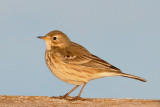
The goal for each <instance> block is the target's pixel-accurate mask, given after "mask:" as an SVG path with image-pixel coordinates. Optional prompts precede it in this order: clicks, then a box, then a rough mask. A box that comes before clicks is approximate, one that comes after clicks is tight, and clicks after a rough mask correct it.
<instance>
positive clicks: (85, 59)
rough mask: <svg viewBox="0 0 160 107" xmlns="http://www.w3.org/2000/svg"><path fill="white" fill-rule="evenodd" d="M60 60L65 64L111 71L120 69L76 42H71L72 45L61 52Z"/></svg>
mask: <svg viewBox="0 0 160 107" xmlns="http://www.w3.org/2000/svg"><path fill="white" fill-rule="evenodd" d="M62 60H63V62H65V63H67V64H72V65H78V66H82V67H90V68H95V69H103V70H107V71H113V72H121V71H120V69H118V68H116V67H114V66H113V65H111V64H109V63H108V62H106V61H104V60H102V59H101V58H99V57H97V56H95V55H92V54H91V53H90V52H89V51H88V50H87V49H85V48H84V47H83V46H81V45H79V44H76V43H72V46H71V47H69V48H68V49H66V50H65V52H63V59H62Z"/></svg>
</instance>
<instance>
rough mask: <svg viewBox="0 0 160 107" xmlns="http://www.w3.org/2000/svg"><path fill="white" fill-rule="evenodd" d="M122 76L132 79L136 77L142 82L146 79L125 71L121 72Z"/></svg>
mask: <svg viewBox="0 0 160 107" xmlns="http://www.w3.org/2000/svg"><path fill="white" fill-rule="evenodd" d="M121 74H122V75H121V76H123V77H127V78H132V79H136V80H140V81H143V82H146V81H147V80H145V79H143V78H140V77H137V76H134V75H130V74H126V73H121Z"/></svg>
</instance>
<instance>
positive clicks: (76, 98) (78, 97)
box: [71, 83, 87, 101]
mask: <svg viewBox="0 0 160 107" xmlns="http://www.w3.org/2000/svg"><path fill="white" fill-rule="evenodd" d="M86 84H87V83H84V85H83V87H82V89H81V91H80V92H79V94H78V96H77V97H75V98H73V99H71V101H73V100H78V99H80V100H85V99H83V98H81V97H80V96H81V93H82V91H83V89H84V87H85V86H86Z"/></svg>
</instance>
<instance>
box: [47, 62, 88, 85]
mask: <svg viewBox="0 0 160 107" xmlns="http://www.w3.org/2000/svg"><path fill="white" fill-rule="evenodd" d="M46 63H47V66H48V68H49V69H50V71H51V72H52V73H53V74H54V75H55V76H56V77H57V78H59V79H60V80H62V81H64V82H67V83H70V84H74V85H81V84H84V82H88V80H87V79H88V78H87V77H86V76H85V74H82V73H81V72H80V71H77V69H72V68H71V67H70V66H69V65H67V64H64V63H62V62H54V63H53V61H52V63H50V62H46Z"/></svg>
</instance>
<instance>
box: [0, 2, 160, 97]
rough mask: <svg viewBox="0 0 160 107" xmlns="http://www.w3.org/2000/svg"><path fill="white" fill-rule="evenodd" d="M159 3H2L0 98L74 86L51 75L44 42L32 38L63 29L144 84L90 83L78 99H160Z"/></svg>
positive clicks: (118, 79)
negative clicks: (47, 64)
mask: <svg viewBox="0 0 160 107" xmlns="http://www.w3.org/2000/svg"><path fill="white" fill-rule="evenodd" d="M159 4H160V1H159V0H140V1H139V0H129V1H128V0H121V1H118V0H112V1H111V0H110V1H108V0H99V1H97V0H87V1H86V0H80V1H75V0H1V1H0V85H1V86H0V95H25V96H59V95H64V94H65V93H67V92H68V91H69V90H70V89H72V88H73V87H74V85H70V84H67V83H64V82H62V81H60V80H59V79H57V78H56V77H55V76H53V75H52V73H51V72H50V71H49V69H48V68H47V66H46V64H45V61H44V52H45V43H44V41H42V40H39V39H37V38H36V37H37V36H44V35H45V34H47V33H48V32H50V31H52V30H61V31H63V32H64V33H66V34H67V35H68V36H69V38H70V39H71V40H72V41H74V42H77V43H79V44H81V45H82V46H84V47H86V48H87V49H88V50H89V51H90V52H91V53H93V54H95V55H97V56H99V57H100V58H102V59H104V60H106V61H107V62H109V63H111V64H113V65H114V66H116V67H118V68H120V69H121V70H122V71H123V72H125V73H129V74H133V75H136V76H140V77H143V78H145V79H147V80H148V81H147V82H146V83H144V82H140V81H137V80H133V79H129V78H124V77H105V78H101V79H97V80H93V81H91V82H89V83H88V84H87V85H86V87H85V89H84V91H83V93H82V97H89V98H91V97H93V98H143V99H160V94H159V90H160V67H159V66H160V6H159ZM80 89H81V88H78V89H77V90H76V91H75V92H74V93H73V94H71V95H73V96H76V95H77V94H78V93H79V91H80Z"/></svg>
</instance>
